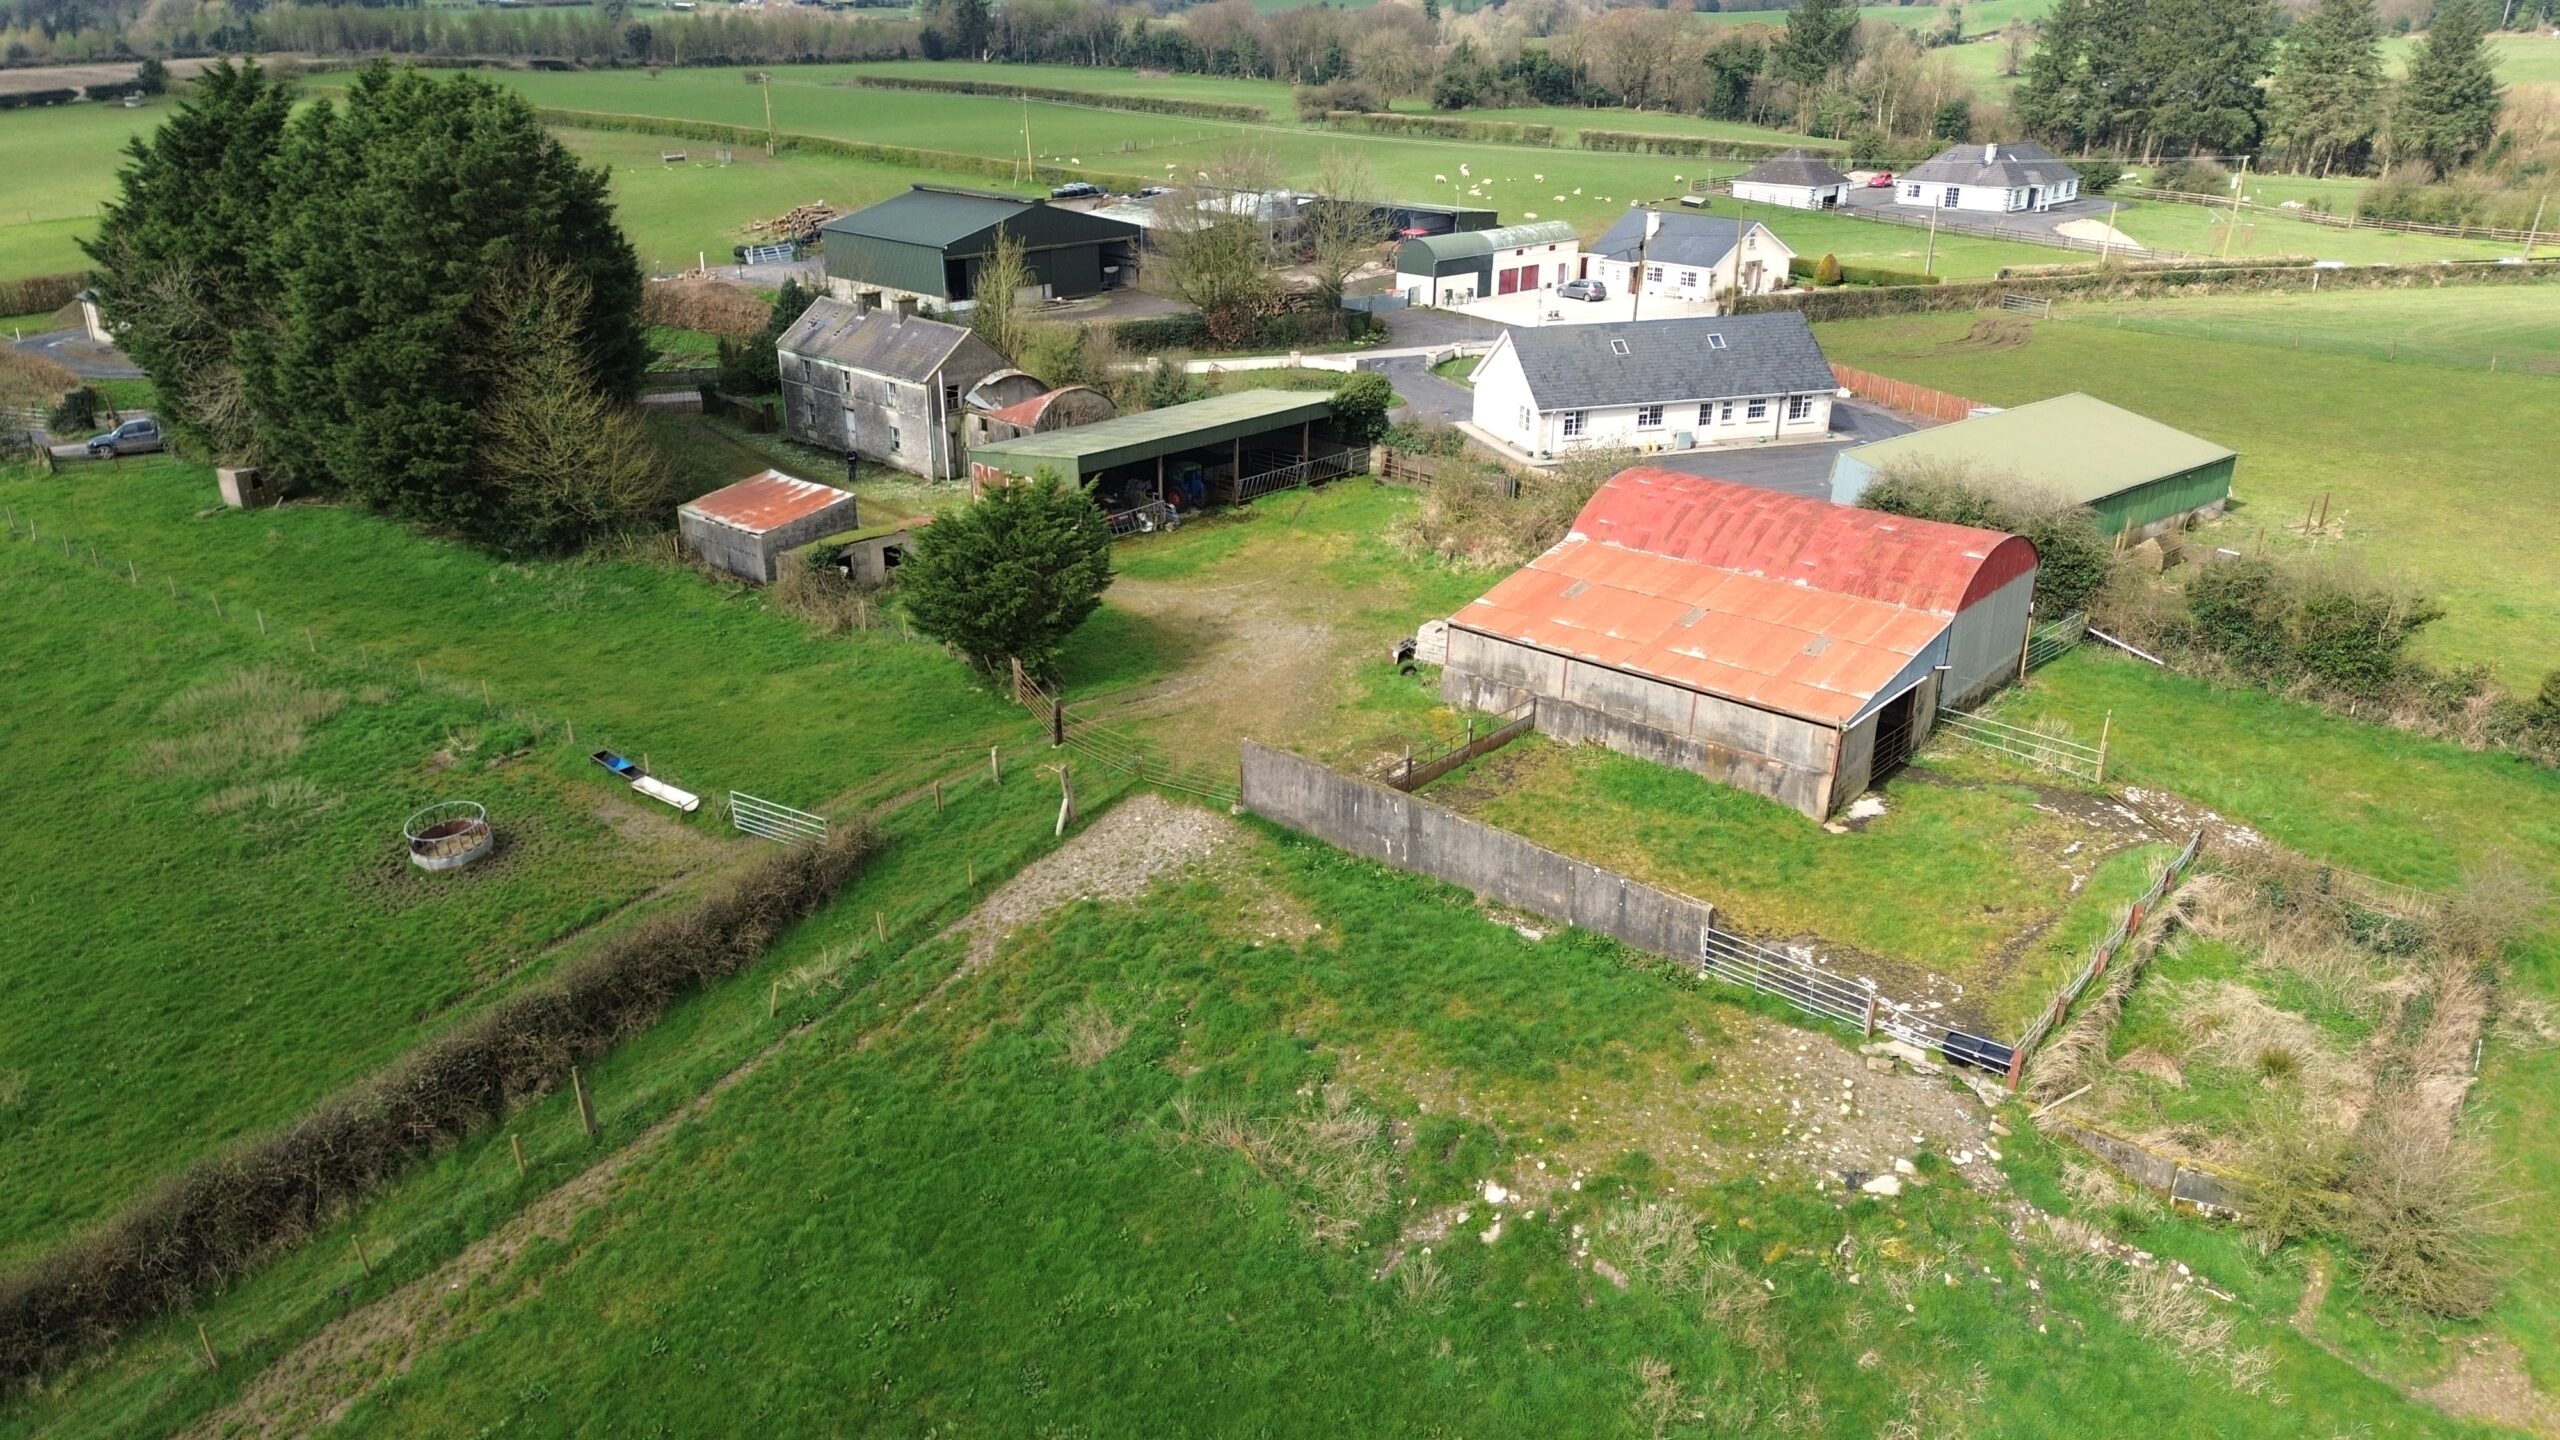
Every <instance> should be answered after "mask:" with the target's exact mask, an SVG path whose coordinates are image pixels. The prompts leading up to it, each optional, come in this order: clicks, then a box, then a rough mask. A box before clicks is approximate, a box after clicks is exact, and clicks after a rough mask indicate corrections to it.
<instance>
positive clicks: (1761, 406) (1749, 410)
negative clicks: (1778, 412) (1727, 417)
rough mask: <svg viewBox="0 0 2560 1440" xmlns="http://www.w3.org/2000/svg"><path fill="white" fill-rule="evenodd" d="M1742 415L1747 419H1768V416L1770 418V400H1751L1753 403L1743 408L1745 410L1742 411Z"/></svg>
mask: <svg viewBox="0 0 2560 1440" xmlns="http://www.w3.org/2000/svg"><path fill="white" fill-rule="evenodd" d="M1742 417H1743V418H1744V419H1746V420H1766V419H1768V418H1769V402H1768V401H1766V400H1754V401H1752V402H1751V404H1750V405H1749V406H1748V407H1746V408H1745V409H1744V410H1743V412H1742Z"/></svg>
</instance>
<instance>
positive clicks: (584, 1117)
mask: <svg viewBox="0 0 2560 1440" xmlns="http://www.w3.org/2000/svg"><path fill="white" fill-rule="evenodd" d="M569 1088H570V1090H572V1091H573V1092H575V1093H576V1095H577V1097H578V1128H579V1129H581V1130H584V1131H586V1132H587V1138H588V1139H590V1140H593V1139H594V1138H596V1102H595V1100H594V1098H593V1097H592V1096H590V1095H588V1094H587V1077H586V1075H585V1074H584V1073H582V1072H581V1071H580V1070H579V1069H578V1067H577V1066H575V1065H572V1066H570V1067H569Z"/></svg>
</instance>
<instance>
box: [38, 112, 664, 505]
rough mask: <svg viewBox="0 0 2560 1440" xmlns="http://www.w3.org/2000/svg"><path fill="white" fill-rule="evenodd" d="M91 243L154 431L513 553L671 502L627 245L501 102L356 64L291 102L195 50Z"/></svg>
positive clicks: (588, 171)
mask: <svg viewBox="0 0 2560 1440" xmlns="http://www.w3.org/2000/svg"><path fill="white" fill-rule="evenodd" d="M86 243H87V246H88V250H89V254H90V257H91V259H92V260H93V261H95V263H96V271H95V276H94V283H95V285H96V288H97V290H98V293H99V296H100V300H101V304H102V307H103V309H104V310H105V313H106V314H107V316H108V317H109V320H110V323H112V324H114V325H116V326H117V327H118V329H119V331H120V332H121V335H122V339H123V344H124V347H125V349H126V350H127V351H128V352H129V353H130V354H131V355H132V356H133V358H134V359H135V361H136V362H137V363H139V364H140V365H141V366H142V367H143V369H144V370H145V371H146V372H147V373H148V374H149V375H150V376H151V378H152V381H153V384H154V388H155V389H156V391H157V392H158V397H159V406H160V416H161V419H162V421H163V423H164V424H165V425H166V427H167V428H168V429H169V430H170V431H171V432H172V433H173V434H174V435H176V436H177V437H178V438H179V439H180V440H181V441H182V442H183V443H185V444H186V445H188V446H189V447H190V448H191V449H194V450H197V451H199V452H201V453H203V454H205V455H207V456H209V457H210V458H212V459H213V460H214V461H216V463H220V464H247V465H255V466H257V467H259V468H260V469H262V470H264V471H266V472H267V473H268V474H269V475H271V476H272V477H274V478H276V479H278V480H279V481H281V482H282V483H284V484H285V485H287V486H289V487H291V488H293V489H296V490H300V491H303V492H305V493H320V494H332V495H342V496H346V497H348V498H351V499H355V500H359V501H362V502H364V503H367V504H370V505H372V506H374V507H376V508H378V509H380V510H382V511H384V512H386V513H388V514H391V515H394V516H397V517H399V518H402V519H405V520H409V521H413V522H416V523H421V524H426V525H430V526H434V527H436V528H439V529H443V530H447V531H451V532H455V533H460V534H463V535H467V536H470V537H472V538H474V539H477V540H480V541H483V542H485V543H490V544H493V545H496V546H498V547H500V548H504V549H510V550H559V549H565V548H568V547H571V546H574V545H577V544H581V543H584V542H586V541H588V540H591V539H594V538H597V537H599V536H601V535H604V534H606V533H609V532H611V531H613V530H616V529H619V528H622V527H624V526H627V525H632V524H635V523H639V522H641V521H643V520H647V519H653V518H656V517H657V512H658V511H660V510H662V509H663V507H664V503H665V501H666V499H667V492H666V485H667V481H666V477H665V475H664V472H663V469H662V467H661V465H660V463H659V460H658V456H657V454H656V452H655V450H654V448H653V447H652V446H651V445H650V443H649V441H648V439H647V437H646V435H645V433H644V432H643V431H642V430H641V428H640V422H639V420H638V417H637V416H636V415H635V414H634V413H633V411H632V409H631V401H632V398H633V397H634V396H635V395H636V394H637V392H638V390H639V387H640V380H641V376H642V373H643V372H644V371H645V370H646V368H647V366H648V363H649V358H650V346H649V339H648V332H647V329H646V327H645V326H644V325H643V323H642V322H641V320H640V317H639V299H640V292H641V287H642V284H643V281H642V277H641V273H640V264H639V259H638V256H637V255H636V254H635V253H634V252H633V250H632V248H631V246H630V243H629V242H628V241H626V240H625V239H624V238H623V235H622V232H621V231H620V229H619V228H617V227H616V225H615V223H614V216H613V206H612V202H611V200H610V199H609V198H608V192H607V187H606V178H605V175H604V173H603V172H602V171H601V170H598V169H595V168H592V167H589V166H587V165H584V164H582V163H580V162H579V161H578V160H577V158H576V157H575V156H573V155H572V154H571V153H570V152H569V151H568V150H567V149H566V148H565V147H563V146H562V145H561V144H560V142H559V141H558V140H557V139H555V138H553V137H552V136H551V135H550V134H549V133H547V132H546V131H545V130H544V129H543V128H542V125H541V123H540V121H539V120H538V119H537V118H536V116H535V113H534V110H533V107H532V106H531V105H529V104H527V103H526V102H525V101H524V99H523V98H522V97H520V96H518V95H516V94H514V93H513V92H511V91H507V90H504V89H501V88H499V87H497V86H494V85H491V84H489V83H488V82H486V81H484V80H481V79H478V78H477V77H474V76H470V75H456V76H452V77H450V78H444V79H439V78H436V77H433V76H431V75H428V74H426V73H424V72H421V71H418V70H414V69H395V68H393V67H392V66H391V65H389V64H388V63H386V62H380V61H377V62H375V63H374V64H373V65H371V66H369V67H367V68H366V69H365V70H364V71H363V72H362V73H360V74H359V75H358V76H357V77H356V79H355V83H354V84H353V85H352V86H351V87H350V88H349V90H348V92H347V95H346V98H345V101H344V102H343V104H336V105H333V104H326V103H323V104H316V105H311V106H307V107H305V108H302V109H301V110H300V111H299V112H297V111H296V110H295V107H294V102H293V98H292V96H291V95H290V93H289V91H288V89H287V87H286V86H284V85H283V84H281V83H279V82H278V81H276V80H275V79H274V78H273V77H271V76H269V75H268V74H267V73H266V72H264V71H263V70H262V69H261V68H260V67H259V66H257V65H256V64H254V63H250V64H245V65H238V66H234V65H231V64H228V63H224V64H219V65H216V66H214V67H212V68H211V69H209V70H207V71H206V72H205V73H204V74H203V75H202V76H200V77H199V78H198V79H197V80H196V82H195V83H194V84H193V85H192V86H190V87H189V91H188V94H187V96H186V98H185V99H183V100H182V101H181V102H180V103H179V105H178V106H177V107H176V109H175V112H174V113H173V114H172V115H171V116H170V118H169V119H168V121H167V122H166V123H164V124H163V125H162V126H161V127H160V128H159V129H158V130H157V131H155V132H154V133H153V134H151V135H150V136H149V137H147V138H143V137H137V138H136V139H135V140H134V141H132V142H131V145H130V148H129V150H128V152H127V159H126V163H125V165H124V167H123V169H122V170H121V171H120V172H119V174H118V176H117V193H116V196H115V198H114V199H113V200H112V201H110V202H109V203H108V205H107V206H106V209H105V213H104V215H103V217H102V218H101V221H100V224H99V230H98V235H97V238H96V239H94V240H92V241H89V242H86Z"/></svg>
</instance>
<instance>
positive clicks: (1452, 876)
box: [1242, 740, 1715, 961]
mask: <svg viewBox="0 0 2560 1440" xmlns="http://www.w3.org/2000/svg"><path fill="white" fill-rule="evenodd" d="M1242 793H1243V801H1244V806H1245V808H1246V809H1248V810H1251V811H1252V812H1253V813H1255V814H1257V815H1260V816H1262V817H1263V818H1265V819H1267V820H1272V821H1276V822H1278V823H1279V824H1282V825H1286V826H1288V827H1289V828H1290V829H1292V830H1298V831H1302V832H1304V833H1306V834H1309V835H1313V836H1315V837H1316V838H1318V839H1320V840H1324V841H1326V842H1328V843H1330V844H1333V845H1337V846H1340V847H1341V848H1343V849H1345V850H1348V851H1350V852H1351V853H1352V854H1355V855H1361V856H1365V857H1367V858H1369V859H1371V860H1375V861H1378V862H1380V863H1381V864H1386V865H1392V866H1394V867H1395V868H1397V869H1399V870H1407V871H1411V872H1413V873H1415V874H1418V875H1429V876H1433V877H1435V878H1437V879H1441V880H1446V881H1449V882H1450V883H1451V884H1455V885H1462V886H1465V887H1466V888H1467V889H1469V890H1472V891H1474V892H1476V893H1477V894H1479V895H1482V896H1485V897H1486V898H1488V899H1492V900H1496V901H1499V902H1501V903H1502V904H1505V905H1512V906H1517V907H1518V908H1520V909H1523V910H1530V911H1535V912H1536V913H1538V914H1540V915H1544V916H1546V917H1547V918H1548V919H1550V920H1558V921H1562V922H1564V923H1566V924H1569V925H1575V926H1579V927H1580V928H1582V929H1585V930H1590V931H1593V932H1596V933H1598V934H1602V935H1608V936H1612V937H1614V938H1616V939H1619V940H1622V941H1624V942H1626V943H1627V944H1629V945H1632V946H1634V947H1636V948H1637V949H1639V950H1649V951H1652V952H1653V953H1655V954H1658V955H1669V956H1674V957H1677V958H1680V959H1685V960H1693V961H1694V960H1697V959H1699V958H1701V957H1702V956H1703V955H1704V954H1705V953H1706V941H1707V936H1708V935H1709V934H1710V933H1711V932H1712V931H1713V929H1714V928H1715V907H1714V906H1712V905H1709V904H1707V903H1706V902H1705V901H1703V900H1692V899H1690V898H1689V897H1687V896H1685V895H1675V894H1672V893H1671V892H1669V891H1667V890H1659V889H1656V888H1654V887H1653V886H1650V885H1646V884H1643V883H1641V882H1639V881H1634V880H1630V879H1628V878H1626V877H1625V876H1623V875H1618V874H1615V873H1613V872H1610V871H1607V870H1603V869H1601V868H1599V867H1598V866H1596V865H1586V864H1584V863H1583V862H1581V861H1579V860H1574V859H1570V858H1568V857H1566V856H1563V855H1559V854H1557V853H1556V852H1554V851H1552V850H1548V849H1545V848H1543V847H1541V846H1537V845H1532V844H1530V843H1529V842H1528V841H1526V840H1523V839H1521V838H1520V837H1519V836H1517V835H1513V834H1511V833H1509V832H1508V831H1504V830H1497V829H1495V828H1494V827H1492V826H1490V825H1484V824H1480V823H1478V822H1476V821H1474V820H1470V819H1467V818H1466V817H1465V816H1463V815H1458V814H1455V813H1452V812H1450V811H1448V810H1444V809H1442V808H1440V807H1439V806H1437V805H1434V804H1432V803H1431V802H1429V801H1427V800H1422V799H1418V798H1416V797H1414V796H1411V795H1405V794H1400V793H1398V792H1397V791H1394V790H1390V789H1387V788H1386V787H1385V786H1382V785H1372V784H1370V783H1369V782H1368V781H1366V780H1362V779H1360V778H1358V777H1356V776H1351V775H1345V774H1343V773H1341V772H1340V771H1337V770H1332V769H1329V768H1327V767H1325V766H1323V765H1319V764H1317V763H1316V762H1315V761H1313V760H1308V759H1305V758H1303V757H1301V756H1297V755H1292V754H1289V753H1288V752H1287V751H1284V750H1274V749H1272V748H1270V747H1269V746H1266V745H1261V744H1257V743H1255V742H1254V741H1251V740H1247V741H1245V742H1244V775H1243V782H1242Z"/></svg>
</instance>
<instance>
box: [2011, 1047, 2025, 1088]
mask: <svg viewBox="0 0 2560 1440" xmlns="http://www.w3.org/2000/svg"><path fill="white" fill-rule="evenodd" d="M2026 1065H2027V1051H2026V1047H2025V1046H2023V1045H2022V1046H2020V1047H2018V1048H2017V1049H2015V1050H2012V1051H2010V1052H2009V1076H2008V1085H2009V1093H2010V1094H2012V1095H2014V1094H2016V1093H2017V1092H2018V1076H2019V1073H2020V1072H2021V1071H2023V1070H2025V1069H2026Z"/></svg>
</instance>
